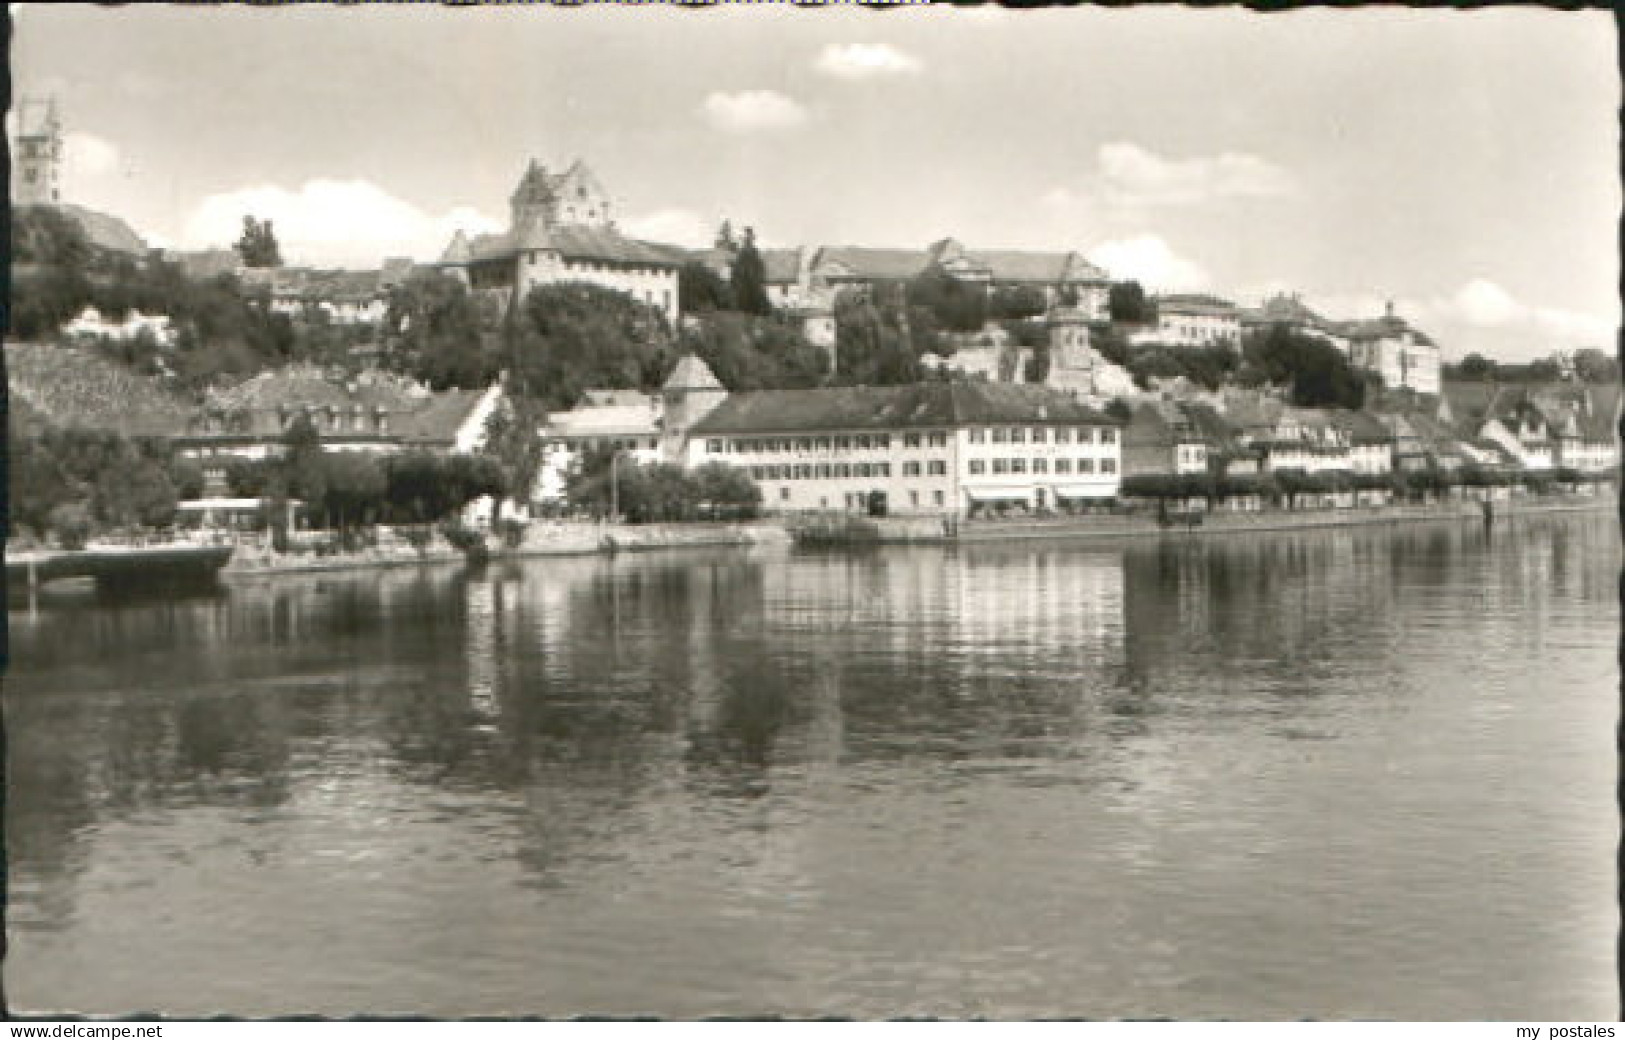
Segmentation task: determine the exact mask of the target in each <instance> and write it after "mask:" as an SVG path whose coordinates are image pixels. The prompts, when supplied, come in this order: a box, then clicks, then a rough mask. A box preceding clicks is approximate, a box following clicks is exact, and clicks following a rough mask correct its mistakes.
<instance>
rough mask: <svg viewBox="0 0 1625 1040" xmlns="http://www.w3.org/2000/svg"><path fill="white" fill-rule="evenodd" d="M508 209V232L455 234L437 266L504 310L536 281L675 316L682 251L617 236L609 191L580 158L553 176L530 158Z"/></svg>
mask: <svg viewBox="0 0 1625 1040" xmlns="http://www.w3.org/2000/svg"><path fill="white" fill-rule="evenodd" d="M508 206H509V210H508V230H507V231H505V232H503V233H502V234H499V235H479V236H476V237H474V238H472V239H470V238H469V237H468V236H466V235H465V234H464V233H463V232H462V231H458V232H457V233H456V234H455V235H453V236H452V240H451V243H450V244H449V245H447V247H446V250H445V252H444V253H443V254H442V255H441V257H440V266H441V267H442V268H443V269H445V270H448V271H451V272H453V273H455V274H457V275H458V276H459V277H461V278H463V279H464V280H465V281H466V282H467V284H468V285H469V287H470V288H471V289H472V290H473V291H474V292H476V293H478V294H481V295H485V296H490V297H494V298H496V299H497V301H498V302H499V303H500V305H501V306H502V307H503V308H504V309H506V308H507V307H508V306H510V305H511V304H512V303H513V302H514V301H515V300H516V299H523V298H524V296H525V294H526V293H528V292H529V291H530V290H531V289H533V288H535V287H536V286H539V285H553V284H557V283H559V282H590V283H592V284H594V285H601V286H603V287H605V288H607V289H614V290H616V291H618V292H623V293H626V294H627V295H628V296H631V297H632V298H633V299H636V300H639V301H641V302H643V303H646V304H649V305H650V306H652V307H655V308H657V309H658V310H660V311H661V312H662V313H663V314H665V316H666V318H667V320H669V321H673V322H675V321H676V320H677V306H678V305H677V269H678V268H679V267H681V266H682V264H683V261H684V260H685V259H686V256H685V255H684V254H683V251H681V250H678V249H675V248H673V247H670V246H661V245H656V244H654V243H651V242H640V241H638V240H636V239H632V238H628V237H626V236H625V235H623V234H621V232H620V230H619V229H618V228H617V227H616V226H615V219H614V210H613V206H612V204H611V202H610V198H609V195H608V193H607V192H605V191H604V189H603V186H602V185H601V184H599V182H598V178H597V177H595V176H593V173H592V171H591V170H589V169H588V168H587V166H586V164H585V163H583V162H581V161H580V160H577V161H576V162H575V163H574V164H572V165H571V166H570V168H569V169H567V170H565V171H564V172H563V173H552V172H550V171H549V170H547V168H546V167H544V166H542V165H540V164H539V163H537V162H535V161H534V160H533V161H532V162H531V163H530V165H529V167H528V168H527V169H526V170H525V172H524V175H523V176H521V177H520V179H519V186H518V187H517V188H515V189H514V193H513V196H512V198H510V199H509V202H508Z"/></svg>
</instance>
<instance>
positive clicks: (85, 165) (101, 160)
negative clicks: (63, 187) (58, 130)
mask: <svg viewBox="0 0 1625 1040" xmlns="http://www.w3.org/2000/svg"><path fill="white" fill-rule="evenodd" d="M62 153H63V154H62V166H63V174H64V176H77V177H86V178H89V177H105V176H107V175H108V174H110V173H116V172H117V171H118V168H119V159H120V158H121V156H120V154H119V150H118V146H117V145H115V144H114V143H113V142H111V141H108V140H106V139H104V138H100V137H97V136H96V135H94V134H82V133H69V134H64V135H63V138H62Z"/></svg>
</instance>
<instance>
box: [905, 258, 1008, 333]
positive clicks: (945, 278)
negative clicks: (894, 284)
mask: <svg viewBox="0 0 1625 1040" xmlns="http://www.w3.org/2000/svg"><path fill="white" fill-rule="evenodd" d="M903 297H904V299H905V300H906V301H907V303H908V305H909V306H911V307H918V308H923V309H924V310H925V311H927V312H929V313H930V315H931V317H932V319H933V320H934V321H935V323H936V325H937V326H938V327H939V328H942V329H946V330H948V331H950V332H976V331H977V330H979V329H981V327H982V326H983V325H985V324H987V318H988V298H987V291H986V290H985V289H984V288H983V287H982V286H980V285H975V284H972V283H970V282H963V281H960V280H959V279H958V278H955V277H953V276H952V275H950V274H948V273H947V272H945V271H943V270H941V269H940V268H936V267H932V268H929V269H927V270H925V271H922V272H921V273H920V274H918V275H916V276H915V277H914V278H912V279H910V280H909V281H908V283H907V284H906V285H905V286H904V287H903Z"/></svg>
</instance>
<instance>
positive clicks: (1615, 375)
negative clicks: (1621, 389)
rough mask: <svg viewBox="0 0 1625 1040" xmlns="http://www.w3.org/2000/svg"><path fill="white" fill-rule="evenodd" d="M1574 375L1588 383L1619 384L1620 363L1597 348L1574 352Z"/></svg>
mask: <svg viewBox="0 0 1625 1040" xmlns="http://www.w3.org/2000/svg"><path fill="white" fill-rule="evenodd" d="M1574 374H1575V375H1576V376H1578V377H1579V378H1580V379H1581V380H1583V381H1584V382H1587V383H1617V382H1619V362H1618V361H1617V360H1616V359H1614V358H1613V357H1610V356H1609V355H1608V354H1607V353H1606V352H1604V351H1601V350H1598V349H1597V348H1595V347H1586V348H1584V349H1582V350H1576V351H1575V352H1574Z"/></svg>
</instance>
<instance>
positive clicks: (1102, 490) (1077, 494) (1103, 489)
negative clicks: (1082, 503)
mask: <svg viewBox="0 0 1625 1040" xmlns="http://www.w3.org/2000/svg"><path fill="white" fill-rule="evenodd" d="M1048 490H1049V491H1050V493H1051V494H1053V495H1054V496H1055V497H1056V498H1099V499H1106V498H1116V497H1117V488H1115V487H1111V486H1101V485H1099V484H1056V485H1054V486H1053V487H1051V488H1049V489H1048Z"/></svg>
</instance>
